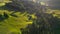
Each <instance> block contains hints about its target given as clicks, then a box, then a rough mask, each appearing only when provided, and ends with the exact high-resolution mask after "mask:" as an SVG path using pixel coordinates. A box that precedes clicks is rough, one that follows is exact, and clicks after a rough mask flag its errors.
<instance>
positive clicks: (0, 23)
mask: <svg viewBox="0 0 60 34" xmlns="http://www.w3.org/2000/svg"><path fill="white" fill-rule="evenodd" d="M13 12H14V11H10V9H9V10H8V8H7V7H6V6H5V4H4V3H1V4H0V15H1V16H0V34H12V33H15V34H18V33H20V32H21V31H20V28H24V27H26V26H27V25H28V24H32V22H33V21H32V20H29V17H28V15H29V14H28V13H27V12H24V13H21V12H19V11H17V12H16V13H13ZM4 14H6V16H5V15H4ZM30 16H32V18H35V16H34V14H31V15H30Z"/></svg>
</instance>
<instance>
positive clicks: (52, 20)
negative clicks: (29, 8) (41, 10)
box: [21, 14, 60, 34]
mask: <svg viewBox="0 0 60 34" xmlns="http://www.w3.org/2000/svg"><path fill="white" fill-rule="evenodd" d="M44 15H45V16H44V17H42V16H41V14H40V17H39V18H37V19H35V20H34V21H33V24H28V26H27V27H26V28H24V29H23V28H21V31H22V34H57V33H58V34H60V33H59V31H60V29H59V27H60V24H59V23H60V19H59V18H58V17H54V16H53V15H52V14H44ZM56 29H58V30H59V31H58V30H56Z"/></svg>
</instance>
